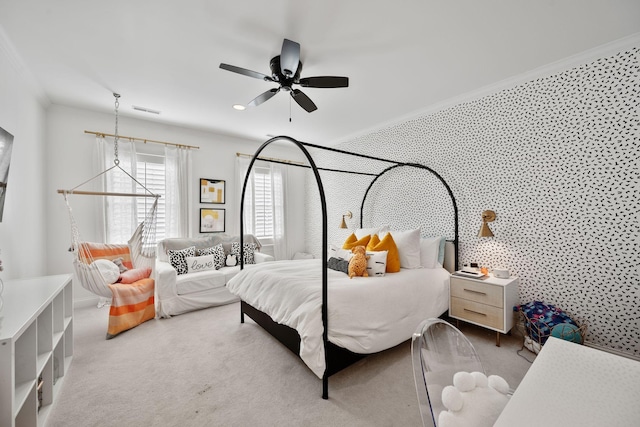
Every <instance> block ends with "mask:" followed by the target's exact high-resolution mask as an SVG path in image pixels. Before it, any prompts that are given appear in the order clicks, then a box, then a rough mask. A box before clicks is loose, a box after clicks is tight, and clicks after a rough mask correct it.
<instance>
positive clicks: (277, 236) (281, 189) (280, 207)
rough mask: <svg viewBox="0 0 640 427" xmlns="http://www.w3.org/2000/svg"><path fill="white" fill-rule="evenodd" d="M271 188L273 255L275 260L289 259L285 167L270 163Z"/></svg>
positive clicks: (290, 255) (290, 256)
mask: <svg viewBox="0 0 640 427" xmlns="http://www.w3.org/2000/svg"><path fill="white" fill-rule="evenodd" d="M269 165H270V169H271V183H272V188H273V192H272V194H273V203H272V206H273V253H274V256H275V258H276V259H277V260H281V259H291V258H292V255H293V254H291V253H290V250H289V248H290V245H289V241H288V236H289V234H290V233H287V221H286V219H287V218H286V216H287V206H286V200H287V166H286V165H282V164H279V163H270V164H269Z"/></svg>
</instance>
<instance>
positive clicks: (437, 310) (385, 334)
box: [227, 259, 449, 378]
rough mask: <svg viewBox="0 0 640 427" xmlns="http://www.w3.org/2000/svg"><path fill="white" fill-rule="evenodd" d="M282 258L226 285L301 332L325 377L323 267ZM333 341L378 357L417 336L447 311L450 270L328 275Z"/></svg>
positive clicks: (310, 362)
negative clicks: (425, 322) (423, 325)
mask: <svg viewBox="0 0 640 427" xmlns="http://www.w3.org/2000/svg"><path fill="white" fill-rule="evenodd" d="M321 262H322V261H321V260H319V259H311V260H295V261H276V262H268V263H263V264H259V265H256V266H255V267H253V268H250V269H244V270H243V271H241V272H240V273H238V275H236V276H235V277H234V278H233V279H231V280H230V281H229V282H228V283H227V288H228V289H229V290H230V291H231V292H232V293H234V294H235V295H237V296H239V297H240V298H241V299H242V300H244V301H246V302H247V303H249V304H251V305H252V306H253V307H255V308H257V309H258V310H260V311H262V312H264V313H267V314H268V315H269V316H271V318H272V319H273V320H274V321H276V322H278V323H281V324H284V325H287V326H289V327H291V328H294V329H296V330H297V331H298V334H299V335H300V337H301V342H300V357H301V358H302V360H303V361H304V362H305V363H306V364H307V366H309V368H311V370H312V371H313V372H314V373H315V374H316V375H317V376H318V377H319V378H322V375H323V374H324V370H325V362H324V343H323V341H322V331H323V328H322V314H321V307H322V264H321ZM328 279H329V280H328V299H329V301H328V309H329V311H328V314H329V321H328V322H329V333H328V335H329V341H331V342H332V343H334V344H336V345H339V346H340V347H343V348H346V349H348V350H350V351H352V352H355V353H364V354H368V353H375V352H378V351H382V350H385V349H387V348H391V347H393V346H395V345H398V344H400V343H401V342H403V341H406V340H407V339H409V338H411V335H412V334H413V332H414V331H415V329H416V328H417V327H418V325H419V324H420V322H421V321H422V320H424V319H426V318H429V317H438V316H440V315H441V314H442V313H444V312H445V311H446V310H447V309H448V307H449V303H448V299H449V273H448V272H447V271H446V270H445V269H444V268H435V269H424V268H417V269H401V271H400V272H398V273H387V274H386V275H385V276H383V277H354V278H352V279H349V276H347V275H346V274H344V273H342V272H338V271H334V270H331V269H329V270H328Z"/></svg>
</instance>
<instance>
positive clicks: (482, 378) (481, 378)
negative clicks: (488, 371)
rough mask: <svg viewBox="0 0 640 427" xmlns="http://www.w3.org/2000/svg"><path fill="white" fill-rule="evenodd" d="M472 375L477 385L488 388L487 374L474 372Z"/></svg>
mask: <svg viewBox="0 0 640 427" xmlns="http://www.w3.org/2000/svg"><path fill="white" fill-rule="evenodd" d="M471 376H472V377H473V379H474V380H475V382H476V387H481V388H486V387H487V386H488V385H489V382H488V380H487V376H486V375H485V374H483V373H482V372H472V373H471Z"/></svg>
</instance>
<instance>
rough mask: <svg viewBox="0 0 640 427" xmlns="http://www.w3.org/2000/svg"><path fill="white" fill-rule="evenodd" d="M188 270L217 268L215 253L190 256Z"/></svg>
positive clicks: (190, 271)
mask: <svg viewBox="0 0 640 427" xmlns="http://www.w3.org/2000/svg"><path fill="white" fill-rule="evenodd" d="M186 260H187V271H188V272H189V273H198V272H200V271H207V270H215V268H216V265H215V263H214V260H213V255H202V256H188V257H186Z"/></svg>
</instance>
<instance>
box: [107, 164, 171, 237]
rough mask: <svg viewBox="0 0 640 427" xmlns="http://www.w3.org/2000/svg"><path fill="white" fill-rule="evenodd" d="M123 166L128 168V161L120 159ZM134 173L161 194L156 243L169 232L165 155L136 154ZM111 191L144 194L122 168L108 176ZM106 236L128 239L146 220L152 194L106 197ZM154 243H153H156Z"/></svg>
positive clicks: (153, 190)
mask: <svg viewBox="0 0 640 427" xmlns="http://www.w3.org/2000/svg"><path fill="white" fill-rule="evenodd" d="M120 160H121V166H122V167H123V169H125V170H127V171H129V170H130V168H129V167H128V163H129V162H128V161H127V162H125V161H123V159H122V158H121V159H120ZM133 176H134V177H135V178H136V180H138V182H140V183H141V184H142V185H144V186H145V187H146V188H147V189H148V190H149V191H151V192H152V193H155V194H159V195H160V196H161V197H160V198H159V199H158V207H157V220H156V242H157V241H158V240H162V239H163V238H164V237H165V234H166V227H165V194H166V191H165V158H164V156H162V155H158V154H141V153H138V154H136V168H135V171H134V172H133ZM107 189H108V191H114V192H123V193H131V192H136V193H143V192H145V191H144V189H143V188H142V187H140V186H139V185H137V184H135V182H133V180H131V178H130V177H128V176H127V175H126V174H124V173H122V172H121V171H116V172H113V173H110V174H108V175H107ZM106 199H107V200H106V206H105V207H106V221H105V235H106V241H107V242H109V243H123V242H127V241H129V239H130V238H131V236H132V235H133V232H134V230H135V229H136V227H137V226H138V225H139V224H140V223H141V222H142V221H143V220H144V219H145V216H146V215H147V213H148V212H149V209H150V208H151V206H152V204H153V201H154V200H153V198H150V197H136V198H135V199H132V198H130V197H107V198H106ZM156 242H153V244H154V246H155V243H156Z"/></svg>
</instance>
